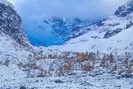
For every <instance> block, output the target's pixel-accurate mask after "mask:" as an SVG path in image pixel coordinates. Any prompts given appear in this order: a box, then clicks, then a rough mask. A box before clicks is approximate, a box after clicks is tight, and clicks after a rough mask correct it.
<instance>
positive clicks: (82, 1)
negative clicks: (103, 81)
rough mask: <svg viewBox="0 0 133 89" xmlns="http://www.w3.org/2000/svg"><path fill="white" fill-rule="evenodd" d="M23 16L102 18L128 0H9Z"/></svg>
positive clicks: (111, 13)
mask: <svg viewBox="0 0 133 89" xmlns="http://www.w3.org/2000/svg"><path fill="white" fill-rule="evenodd" d="M9 1H11V2H12V3H13V4H14V6H15V7H16V9H17V10H18V12H19V13H20V15H21V16H23V17H24V16H28V18H37V17H40V16H60V17H83V18H89V19H93V18H100V17H104V16H110V15H113V13H114V12H115V10H116V9H117V8H118V7H119V6H120V5H122V4H124V3H125V2H127V1H128V0H9Z"/></svg>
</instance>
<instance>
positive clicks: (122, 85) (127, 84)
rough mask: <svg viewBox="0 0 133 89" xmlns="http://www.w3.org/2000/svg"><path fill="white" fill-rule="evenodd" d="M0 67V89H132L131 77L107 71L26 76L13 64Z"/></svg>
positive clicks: (132, 81)
mask: <svg viewBox="0 0 133 89" xmlns="http://www.w3.org/2000/svg"><path fill="white" fill-rule="evenodd" d="M0 67H1V69H0V72H1V73H0V74H1V75H0V89H133V80H132V78H120V77H119V76H115V75H111V74H109V73H104V74H102V75H97V76H95V75H93V74H91V73H89V72H81V71H73V72H71V73H65V74H64V75H62V76H58V77H54V76H53V77H38V78H26V75H25V73H24V72H23V71H20V70H18V69H17V67H16V66H15V65H12V66H9V67H10V68H9V67H6V66H0ZM21 86H24V87H25V88H20V87H21Z"/></svg>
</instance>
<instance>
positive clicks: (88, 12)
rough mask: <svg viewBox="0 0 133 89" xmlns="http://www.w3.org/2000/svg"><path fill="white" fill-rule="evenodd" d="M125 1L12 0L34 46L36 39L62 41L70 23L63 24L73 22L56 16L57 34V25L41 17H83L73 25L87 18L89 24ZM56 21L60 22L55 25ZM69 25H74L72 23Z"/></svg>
mask: <svg viewBox="0 0 133 89" xmlns="http://www.w3.org/2000/svg"><path fill="white" fill-rule="evenodd" d="M126 1H128V0H115V1H114V0H98V1H97V0H82V1H81V0H56V2H53V0H37V1H36V0H30V1H29V0H18V1H15V0H14V6H15V8H16V10H17V11H18V13H19V14H20V16H21V18H22V20H23V27H24V30H25V33H26V34H27V35H28V37H29V41H30V42H31V43H32V44H34V45H37V46H38V42H40V43H43V45H42V44H40V46H50V45H56V44H62V43H64V42H65V40H67V38H69V34H71V32H70V29H69V28H70V27H69V28H68V26H63V25H71V26H72V25H73V24H75V23H74V22H73V23H72V22H70V23H71V24H69V22H68V23H67V22H64V23H65V24H62V23H60V21H59V20H57V22H56V24H57V23H58V31H59V30H60V33H61V32H62V35H61V34H59V33H58V32H57V26H56V28H55V29H54V28H52V29H51V28H46V27H50V26H52V24H53V22H52V21H51V24H50V22H49V25H48V24H47V26H46V23H43V20H45V19H46V20H48V19H49V20H52V19H53V18H60V20H61V19H62V21H64V19H76V18H77V19H79V20H81V21H83V22H81V23H78V24H77V23H76V24H77V25H81V24H82V23H84V22H85V21H88V24H90V23H93V22H94V21H98V20H101V19H104V18H107V17H109V16H110V15H113V14H114V12H115V10H116V9H117V8H118V7H119V6H120V5H122V4H124V3H125V2H126ZM29 3H30V4H29ZM54 22H55V21H54ZM35 23H36V24H35ZM59 24H60V25H62V26H59ZM36 25H39V26H36ZM45 26H46V27H45ZM40 27H45V28H44V30H45V31H44V32H43V31H42V28H41V29H40ZM64 27H65V28H64ZM67 28H68V29H67ZM73 28H75V25H74V26H73ZM71 29H72V28H71ZM54 30H55V31H54ZM64 31H65V32H64ZM55 32H57V34H56V33H55ZM64 34H66V35H64ZM59 35H60V36H59ZM63 35H64V37H63ZM32 38H33V39H34V41H33V39H32ZM35 39H36V40H37V41H36V42H37V43H36V42H35ZM44 44H46V45H44Z"/></svg>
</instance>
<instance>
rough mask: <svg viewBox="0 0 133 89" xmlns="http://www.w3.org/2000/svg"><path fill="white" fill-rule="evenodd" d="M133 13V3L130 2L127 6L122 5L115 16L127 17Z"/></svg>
mask: <svg viewBox="0 0 133 89" xmlns="http://www.w3.org/2000/svg"><path fill="white" fill-rule="evenodd" d="M132 12H133V1H132V0H131V1H129V2H128V3H127V4H126V5H122V6H120V7H119V8H118V10H117V11H116V12H115V15H117V16H119V17H126V16H127V15H128V14H131V13H132Z"/></svg>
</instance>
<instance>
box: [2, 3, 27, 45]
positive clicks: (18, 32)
mask: <svg viewBox="0 0 133 89" xmlns="http://www.w3.org/2000/svg"><path fill="white" fill-rule="evenodd" d="M0 32H3V33H5V34H6V35H8V36H10V37H11V38H12V39H13V40H15V41H16V42H17V43H19V44H25V42H26V40H27V39H26V37H25V35H24V32H23V29H22V26H21V18H20V17H19V15H18V14H17V13H16V11H15V10H14V9H13V8H12V6H10V5H5V4H2V3H0Z"/></svg>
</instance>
